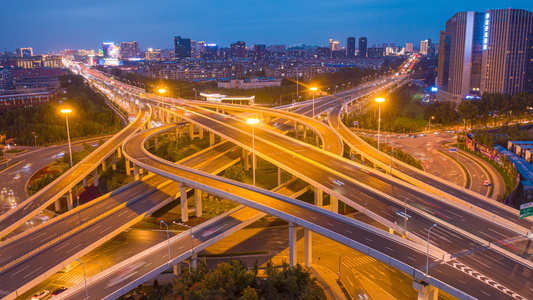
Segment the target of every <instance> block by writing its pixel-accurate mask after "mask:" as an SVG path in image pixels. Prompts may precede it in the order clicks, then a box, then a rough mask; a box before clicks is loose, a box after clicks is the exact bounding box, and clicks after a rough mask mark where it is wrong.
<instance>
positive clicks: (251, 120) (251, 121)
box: [246, 118, 260, 125]
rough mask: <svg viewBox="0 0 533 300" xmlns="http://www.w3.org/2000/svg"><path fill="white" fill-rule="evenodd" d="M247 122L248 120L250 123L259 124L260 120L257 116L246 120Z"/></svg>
mask: <svg viewBox="0 0 533 300" xmlns="http://www.w3.org/2000/svg"><path fill="white" fill-rule="evenodd" d="M246 122H248V123H249V124H252V125H257V124H259V122H260V120H259V119H256V118H251V119H248V120H246Z"/></svg>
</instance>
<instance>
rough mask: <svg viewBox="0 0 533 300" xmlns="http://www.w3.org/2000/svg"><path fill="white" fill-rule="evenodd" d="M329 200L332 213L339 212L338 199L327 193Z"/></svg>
mask: <svg viewBox="0 0 533 300" xmlns="http://www.w3.org/2000/svg"><path fill="white" fill-rule="evenodd" d="M329 202H330V204H331V211H332V212H334V213H338V212H339V199H337V198H335V197H333V196H332V195H329Z"/></svg>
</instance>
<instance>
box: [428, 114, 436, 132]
mask: <svg viewBox="0 0 533 300" xmlns="http://www.w3.org/2000/svg"><path fill="white" fill-rule="evenodd" d="M433 119H435V117H434V116H431V118H429V131H431V120H433Z"/></svg>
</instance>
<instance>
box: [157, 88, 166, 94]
mask: <svg viewBox="0 0 533 300" xmlns="http://www.w3.org/2000/svg"><path fill="white" fill-rule="evenodd" d="M158 92H159V93H161V94H164V93H166V92H167V90H165V89H159V90H158Z"/></svg>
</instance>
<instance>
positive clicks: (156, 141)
mask: <svg viewBox="0 0 533 300" xmlns="http://www.w3.org/2000/svg"><path fill="white" fill-rule="evenodd" d="M168 138H170V131H169V134H168ZM157 144H159V136H157V135H156V136H155V145H156V146H157Z"/></svg>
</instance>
